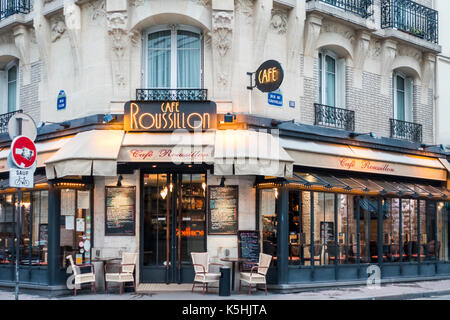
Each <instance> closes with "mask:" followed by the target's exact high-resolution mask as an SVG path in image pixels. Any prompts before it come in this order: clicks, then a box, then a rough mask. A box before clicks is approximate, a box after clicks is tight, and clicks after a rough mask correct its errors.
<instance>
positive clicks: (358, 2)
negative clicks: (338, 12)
mask: <svg viewBox="0 0 450 320" xmlns="http://www.w3.org/2000/svg"><path fill="white" fill-rule="evenodd" d="M310 1H320V2H323V3H327V4H329V5H332V6H334V7H337V8H340V9H343V10H345V11H348V12H352V13H354V14H357V15H359V16H361V17H363V18H367V17H370V16H371V15H372V14H373V9H372V8H373V7H372V5H373V0H306V2H310Z"/></svg>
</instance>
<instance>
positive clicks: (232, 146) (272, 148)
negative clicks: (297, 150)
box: [214, 130, 294, 177]
mask: <svg viewBox="0 0 450 320" xmlns="http://www.w3.org/2000/svg"><path fill="white" fill-rule="evenodd" d="M214 148H215V149H214V174H215V175H233V174H234V175H264V176H275V177H290V176H292V167H293V162H294V160H293V159H292V158H291V157H290V156H289V154H288V153H287V152H286V151H285V150H284V149H283V148H282V147H281V145H280V140H279V139H278V137H277V136H273V135H272V134H269V133H266V132H260V131H252V130H218V131H216V139H215V146H214Z"/></svg>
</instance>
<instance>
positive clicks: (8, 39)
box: [0, 32, 14, 43]
mask: <svg viewBox="0 0 450 320" xmlns="http://www.w3.org/2000/svg"><path fill="white" fill-rule="evenodd" d="M0 43H14V36H13V34H12V33H11V32H8V33H4V34H2V35H0Z"/></svg>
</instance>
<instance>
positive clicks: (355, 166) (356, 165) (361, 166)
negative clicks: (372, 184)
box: [339, 158, 395, 173]
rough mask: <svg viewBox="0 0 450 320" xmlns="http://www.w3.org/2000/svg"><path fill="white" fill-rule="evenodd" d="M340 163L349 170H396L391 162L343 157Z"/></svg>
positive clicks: (389, 171)
mask: <svg viewBox="0 0 450 320" xmlns="http://www.w3.org/2000/svg"><path fill="white" fill-rule="evenodd" d="M339 165H340V166H341V167H342V168H345V169H347V170H362V171H365V170H370V171H380V172H387V173H393V172H395V169H393V168H392V167H391V166H390V164H389V163H374V162H373V161H369V160H357V159H348V158H341V159H339Z"/></svg>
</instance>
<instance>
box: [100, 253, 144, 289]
mask: <svg viewBox="0 0 450 320" xmlns="http://www.w3.org/2000/svg"><path fill="white" fill-rule="evenodd" d="M136 260H137V253H130V252H123V253H122V261H121V262H120V263H117V262H107V263H106V264H105V289H106V293H108V282H116V283H119V290H120V295H122V289H123V286H124V283H129V282H132V283H133V288H134V293H136V281H135V279H134V274H133V273H134V270H135V267H136ZM111 266H116V267H119V271H118V272H108V268H110V267H111Z"/></svg>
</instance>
